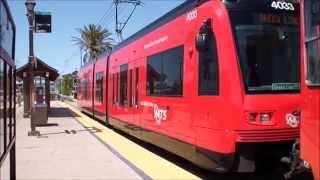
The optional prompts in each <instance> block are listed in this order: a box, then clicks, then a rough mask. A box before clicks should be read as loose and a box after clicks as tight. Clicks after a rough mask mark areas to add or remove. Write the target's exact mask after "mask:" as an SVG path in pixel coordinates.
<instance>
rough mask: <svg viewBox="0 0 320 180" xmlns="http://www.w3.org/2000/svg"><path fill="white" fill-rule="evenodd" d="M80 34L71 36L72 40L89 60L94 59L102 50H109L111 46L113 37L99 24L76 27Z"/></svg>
mask: <svg viewBox="0 0 320 180" xmlns="http://www.w3.org/2000/svg"><path fill="white" fill-rule="evenodd" d="M77 31H78V32H79V34H80V36H79V37H73V38H72V41H73V42H75V44H76V45H78V46H79V48H80V49H81V51H84V53H85V56H86V57H88V58H89V59H90V60H95V59H96V58H97V57H98V56H99V55H101V54H102V53H103V52H105V51H107V50H110V49H111V48H112V46H113V43H112V42H113V39H112V38H111V37H110V36H111V35H112V33H110V32H109V31H108V30H107V29H105V28H103V27H102V26H101V25H95V24H89V25H84V27H83V28H82V29H77Z"/></svg>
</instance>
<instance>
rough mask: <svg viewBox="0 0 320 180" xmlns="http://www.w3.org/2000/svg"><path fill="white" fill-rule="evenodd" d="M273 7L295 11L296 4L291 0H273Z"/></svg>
mask: <svg viewBox="0 0 320 180" xmlns="http://www.w3.org/2000/svg"><path fill="white" fill-rule="evenodd" d="M271 7H272V8H274V9H280V10H288V11H294V10H295V9H294V6H293V4H292V3H290V2H283V1H272V3H271Z"/></svg>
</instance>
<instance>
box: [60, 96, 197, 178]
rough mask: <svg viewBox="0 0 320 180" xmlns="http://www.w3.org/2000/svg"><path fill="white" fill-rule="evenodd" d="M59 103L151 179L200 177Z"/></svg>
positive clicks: (72, 108)
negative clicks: (96, 130) (93, 129)
mask: <svg viewBox="0 0 320 180" xmlns="http://www.w3.org/2000/svg"><path fill="white" fill-rule="evenodd" d="M60 105H61V106H64V107H67V108H69V109H70V110H72V111H73V112H74V113H76V114H77V115H78V117H75V119H76V120H78V121H79V122H80V123H81V124H83V125H84V126H86V127H95V128H98V129H100V130H101V132H98V133H95V135H96V136H97V137H98V138H99V139H100V140H101V141H103V142H104V143H106V144H108V145H109V146H110V147H112V148H113V149H114V150H116V151H117V152H118V153H119V154H121V156H123V157H124V158H125V159H126V160H128V161H130V162H131V163H132V164H134V165H135V166H136V167H137V168H139V169H140V170H142V171H143V172H144V173H145V174H147V175H148V176H150V177H151V178H152V179H200V178H199V177H198V176H196V175H194V174H192V173H190V172H188V171H186V170H184V169H182V168H181V167H179V166H177V165H175V164H173V163H171V162H169V161H168V160H166V159H164V158H162V157H160V156H158V155H156V154H154V153H152V152H150V151H148V150H147V149H145V148H143V147H141V146H139V145H137V144H136V143H134V142H132V141H130V140H128V139H126V138H124V137H123V136H121V135H119V134H117V133H115V132H113V131H112V130H110V129H108V128H107V127H105V126H103V125H101V124H100V123H98V122H96V121H95V120H93V119H91V118H89V117H88V116H86V115H84V114H83V113H81V112H80V111H79V110H78V109H76V108H74V107H72V106H70V105H68V104H66V103H62V102H60Z"/></svg>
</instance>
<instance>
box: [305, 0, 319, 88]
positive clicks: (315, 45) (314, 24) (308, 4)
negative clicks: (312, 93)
mask: <svg viewBox="0 0 320 180" xmlns="http://www.w3.org/2000/svg"><path fill="white" fill-rule="evenodd" d="M304 7H305V45H306V58H307V59H306V65H307V69H306V70H307V73H306V74H307V77H306V80H307V84H308V85H310V86H320V71H319V69H320V2H319V1H318V0H305V6H304Z"/></svg>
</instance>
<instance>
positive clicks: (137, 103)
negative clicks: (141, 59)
mask: <svg viewBox="0 0 320 180" xmlns="http://www.w3.org/2000/svg"><path fill="white" fill-rule="evenodd" d="M135 79H136V96H135V97H136V98H135V105H136V106H138V105H139V68H136V77H135Z"/></svg>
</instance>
